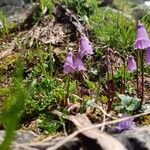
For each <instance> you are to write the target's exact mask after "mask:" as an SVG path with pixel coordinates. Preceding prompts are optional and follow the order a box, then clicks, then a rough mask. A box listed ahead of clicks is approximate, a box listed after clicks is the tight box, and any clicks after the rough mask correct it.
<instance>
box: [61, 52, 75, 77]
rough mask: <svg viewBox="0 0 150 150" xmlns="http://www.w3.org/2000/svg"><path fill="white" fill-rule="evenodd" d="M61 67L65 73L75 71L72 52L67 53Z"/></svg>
mask: <svg viewBox="0 0 150 150" xmlns="http://www.w3.org/2000/svg"><path fill="white" fill-rule="evenodd" d="M63 67H64V73H65V74H69V73H73V72H74V71H75V67H74V63H73V54H72V52H69V53H68V55H67V58H66V60H65V63H64V66H63Z"/></svg>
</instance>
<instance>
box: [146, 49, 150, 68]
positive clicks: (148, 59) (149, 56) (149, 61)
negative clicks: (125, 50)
mask: <svg viewBox="0 0 150 150" xmlns="http://www.w3.org/2000/svg"><path fill="white" fill-rule="evenodd" d="M146 64H148V65H150V47H149V48H147V49H146Z"/></svg>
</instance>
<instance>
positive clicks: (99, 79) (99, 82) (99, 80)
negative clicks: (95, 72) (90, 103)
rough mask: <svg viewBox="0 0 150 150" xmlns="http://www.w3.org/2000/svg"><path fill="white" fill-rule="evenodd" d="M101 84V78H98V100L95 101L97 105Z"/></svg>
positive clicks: (97, 98)
mask: <svg viewBox="0 0 150 150" xmlns="http://www.w3.org/2000/svg"><path fill="white" fill-rule="evenodd" d="M100 84H101V78H100V76H99V78H98V85H97V91H96V99H95V103H96V104H97V103H98V100H99V91H100Z"/></svg>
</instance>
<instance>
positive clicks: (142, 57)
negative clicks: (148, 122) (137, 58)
mask: <svg viewBox="0 0 150 150" xmlns="http://www.w3.org/2000/svg"><path fill="white" fill-rule="evenodd" d="M143 59H144V50H142V52H141V72H142V82H141V87H142V94H141V103H140V107H141V106H142V104H143V101H144V61H143Z"/></svg>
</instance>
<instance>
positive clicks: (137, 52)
mask: <svg viewBox="0 0 150 150" xmlns="http://www.w3.org/2000/svg"><path fill="white" fill-rule="evenodd" d="M136 57H137V71H136V74H137V78H136V84H137V85H136V86H137V97H139V50H137V51H136Z"/></svg>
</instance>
